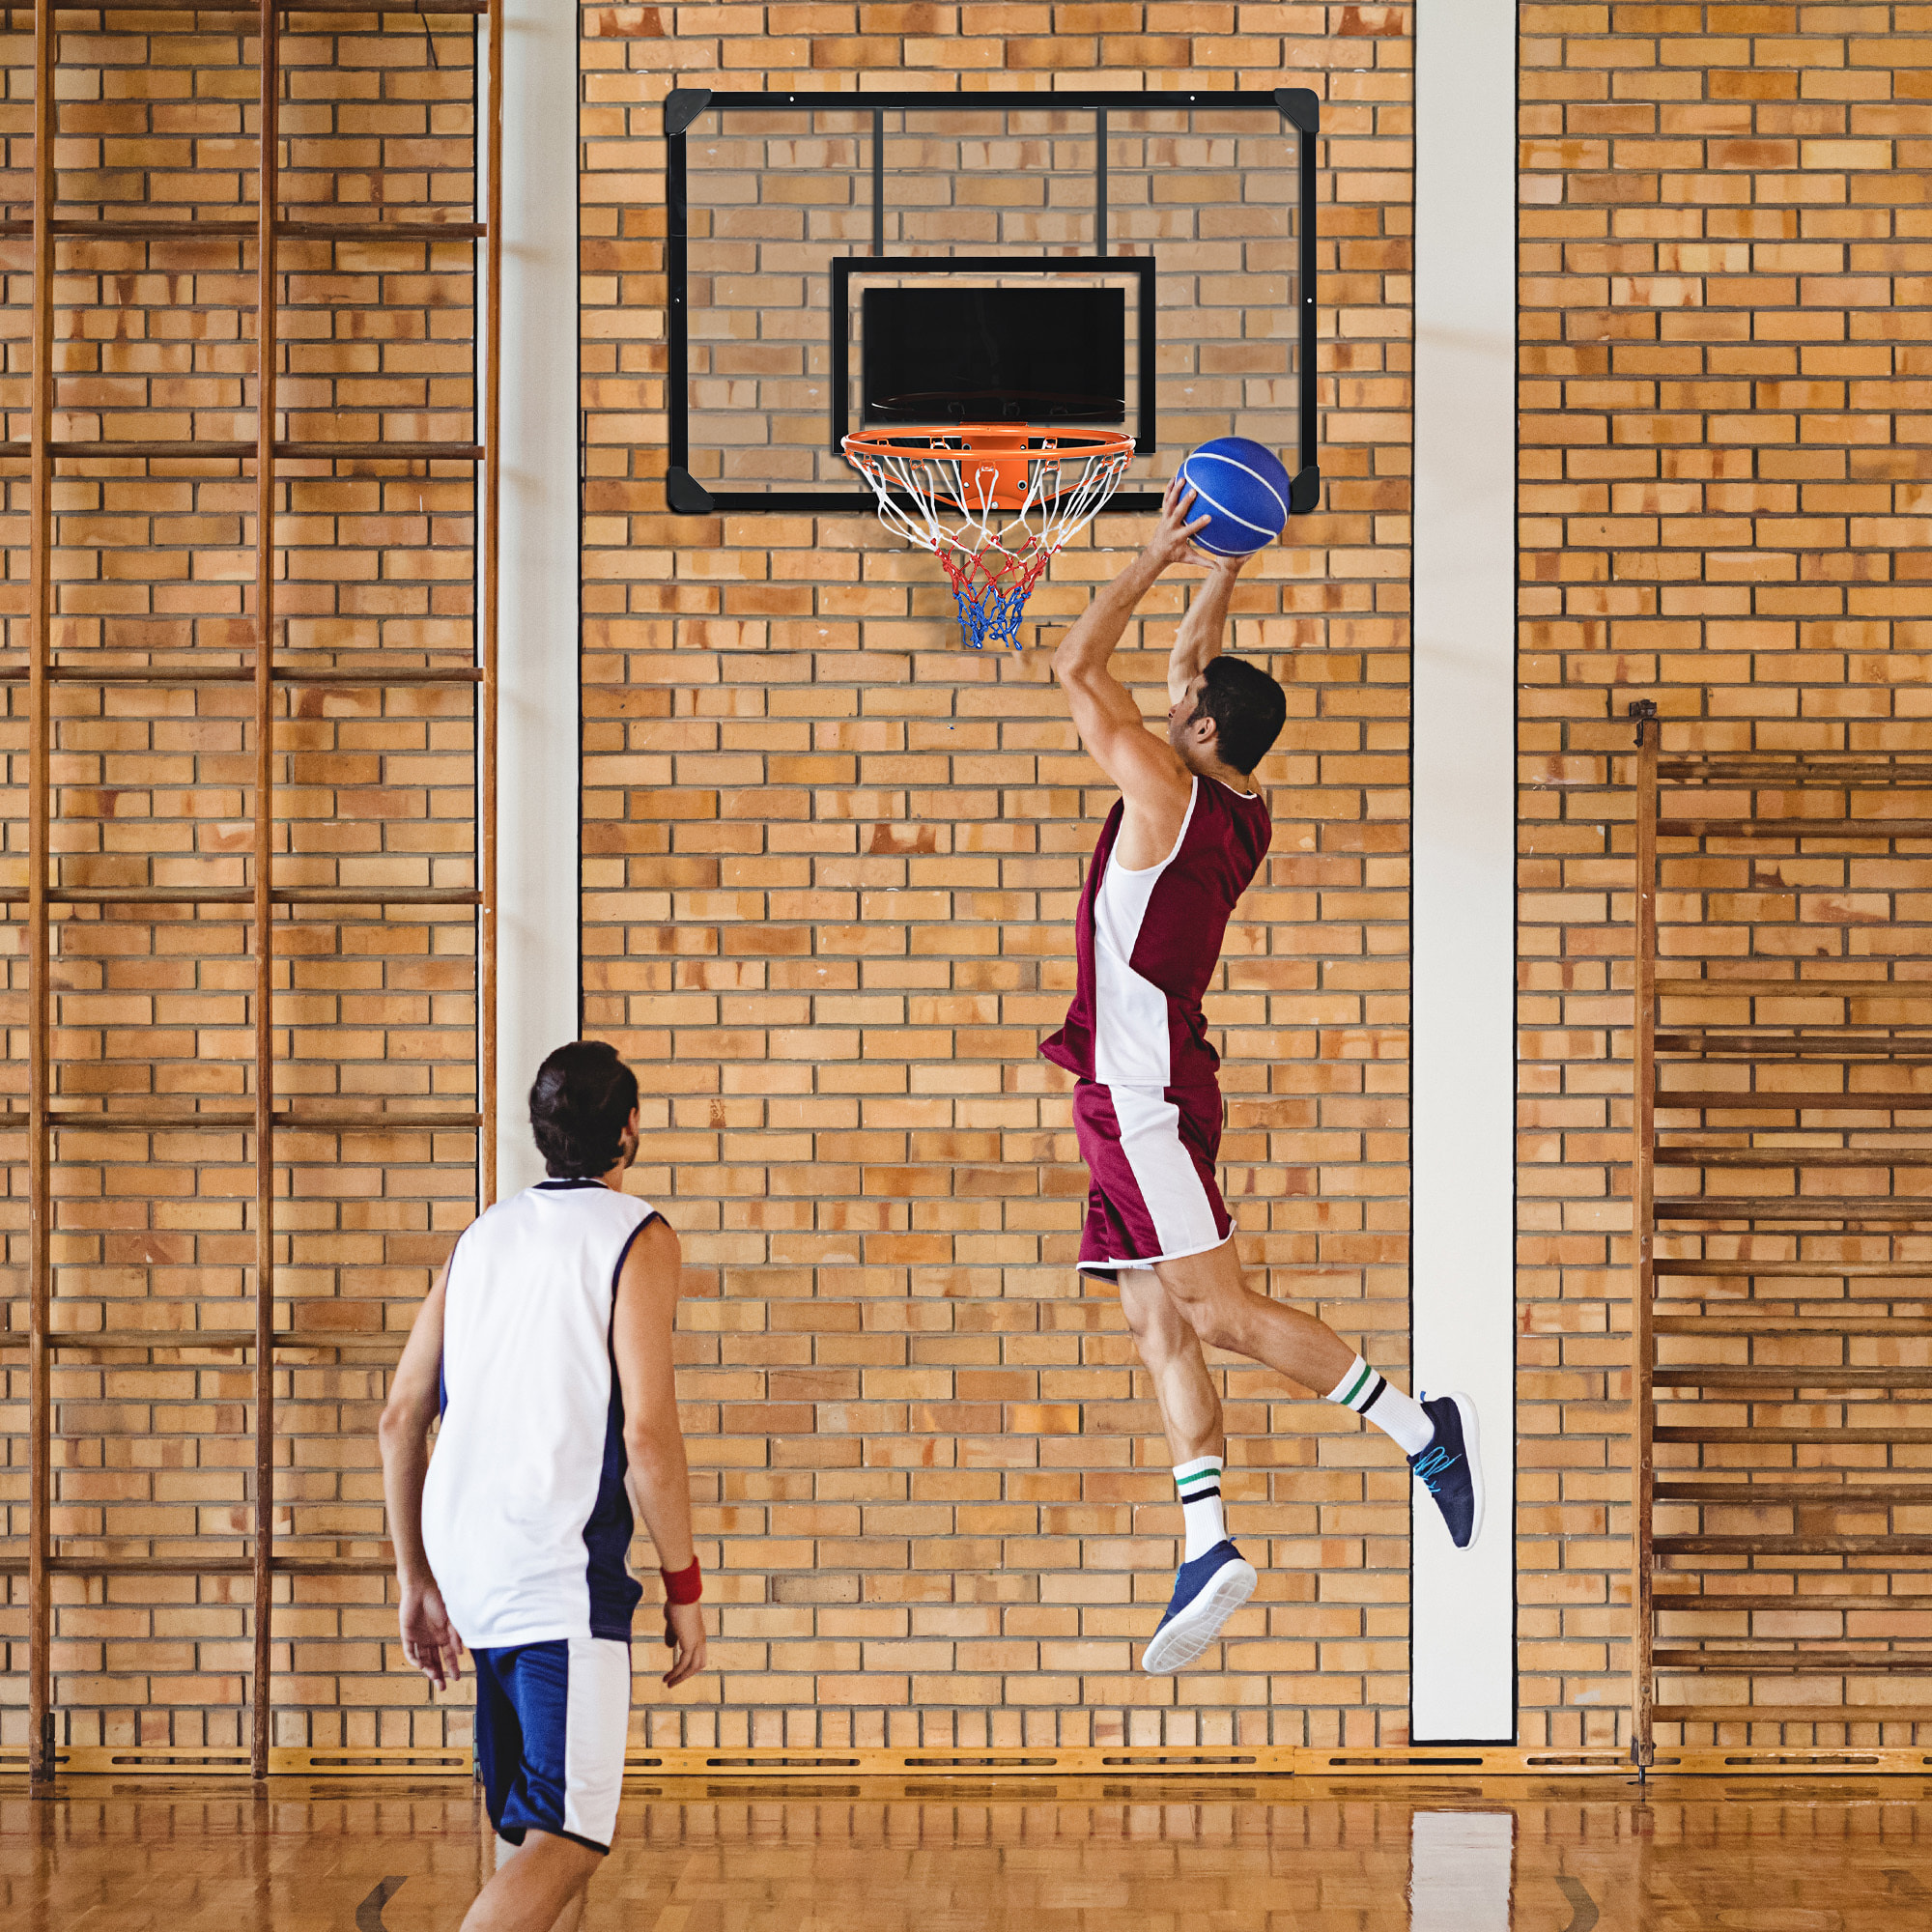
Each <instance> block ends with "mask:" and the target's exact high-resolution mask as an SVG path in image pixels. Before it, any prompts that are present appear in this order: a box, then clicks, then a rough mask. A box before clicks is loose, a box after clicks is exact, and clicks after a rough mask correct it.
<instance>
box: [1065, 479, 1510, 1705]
mask: <svg viewBox="0 0 1932 1932" xmlns="http://www.w3.org/2000/svg"><path fill="white" fill-rule="evenodd" d="M1193 500H1194V497H1193V493H1192V492H1191V491H1187V492H1185V493H1183V491H1182V487H1181V485H1180V483H1179V480H1178V479H1177V481H1176V482H1175V484H1174V486H1173V487H1172V488H1171V489H1170V490H1169V491H1168V493H1167V499H1166V502H1165V504H1164V505H1163V507H1162V510H1161V519H1160V527H1159V529H1158V530H1157V531H1156V532H1155V535H1154V539H1153V541H1152V542H1151V544H1150V545H1149V546H1148V547H1147V549H1146V551H1144V552H1143V553H1142V554H1141V555H1140V556H1139V557H1137V558H1136V559H1135V560H1134V561H1133V562H1132V563H1130V564H1128V566H1127V567H1126V569H1124V570H1123V571H1122V572H1121V574H1120V575H1119V576H1118V577H1117V578H1115V579H1114V581H1113V582H1111V583H1110V584H1108V585H1107V587H1106V588H1105V589H1104V590H1102V591H1101V592H1100V593H1099V595H1098V596H1096V597H1095V598H1094V602H1093V603H1092V605H1090V606H1089V607H1088V611H1087V614H1086V615H1085V616H1084V617H1082V618H1081V619H1080V621H1079V622H1078V623H1077V624H1075V625H1074V627H1073V628H1072V629H1071V630H1070V631H1069V632H1067V634H1066V637H1065V640H1064V641H1063V642H1062V643H1061V645H1060V648H1059V649H1058V650H1057V651H1055V653H1054V656H1053V669H1054V675H1055V676H1056V677H1058V678H1059V680H1060V682H1061V683H1062V684H1063V685H1064V686H1065V690H1066V696H1067V698H1068V700H1069V702H1070V704H1071V706H1072V710H1073V722H1074V724H1075V725H1076V726H1077V727H1078V728H1079V732H1080V740H1081V743H1082V744H1084V745H1085V746H1086V748H1087V750H1088V751H1089V752H1090V753H1092V754H1093V757H1094V761H1095V762H1096V763H1097V764H1098V765H1099V767H1100V769H1101V770H1102V771H1104V772H1105V773H1106V774H1107V776H1108V778H1110V779H1111V780H1112V781H1114V783H1115V784H1117V785H1118V786H1119V787H1120V789H1121V798H1120V802H1119V803H1118V804H1117V805H1116V806H1115V807H1114V809H1113V810H1112V811H1111V812H1110V813H1109V814H1108V817H1107V822H1106V825H1105V827H1104V828H1103V829H1102V831H1101V833H1100V842H1099V844H1098V845H1096V846H1095V847H1094V859H1093V863H1092V865H1091V866H1090V867H1089V868H1088V873H1087V883H1086V889H1085V890H1084V891H1083V892H1082V894H1081V895H1080V910H1079V915H1078V923H1077V925H1076V927H1075V950H1076V952H1077V955H1078V960H1079V972H1078V979H1077V980H1076V984H1075V990H1074V995H1073V1005H1072V1007H1071V1008H1070V1009H1069V1010H1068V1012H1067V1015H1066V1024H1065V1026H1064V1027H1063V1028H1062V1029H1061V1031H1060V1032H1059V1033H1057V1034H1055V1035H1054V1036H1053V1037H1052V1038H1051V1039H1049V1040H1048V1041H1047V1042H1046V1044H1045V1045H1044V1046H1043V1047H1041V1049H1040V1051H1041V1052H1042V1053H1043V1054H1045V1056H1046V1057H1047V1059H1049V1060H1051V1061H1053V1062H1054V1063H1055V1064H1056V1065H1061V1066H1064V1067H1065V1068H1066V1069H1067V1070H1068V1071H1069V1072H1070V1073H1073V1074H1075V1075H1076V1076H1078V1079H1079V1082H1080V1084H1079V1086H1078V1087H1076V1088H1075V1089H1074V1093H1073V1122H1074V1128H1075V1131H1076V1133H1077V1135H1078V1138H1079V1142H1080V1151H1081V1154H1082V1156H1083V1157H1084V1158H1085V1160H1086V1162H1087V1167H1088V1171H1089V1174H1090V1176H1091V1178H1092V1187H1091V1190H1090V1192H1089V1196H1088V1207H1087V1225H1086V1228H1085V1230H1084V1232H1083V1234H1082V1236H1081V1241H1080V1269H1081V1271H1082V1273H1084V1274H1087V1275H1090V1276H1093V1277H1094V1278H1096V1279H1098V1280H1102V1281H1107V1282H1113V1283H1118V1285H1119V1288H1120V1293H1121V1306H1122V1311H1123V1312H1124V1313H1125V1315H1126V1318H1127V1326H1128V1328H1129V1329H1130V1330H1131V1331H1132V1333H1133V1337H1134V1342H1135V1345H1136V1346H1137V1347H1138V1348H1139V1350H1140V1354H1141V1359H1142V1360H1143V1361H1144V1362H1145V1363H1146V1364H1147V1366H1148V1369H1149V1371H1150V1372H1151V1375H1152V1377H1153V1386H1154V1395H1155V1398H1156V1400H1157V1401H1158V1402H1159V1405H1160V1413H1161V1421H1162V1423H1163V1425H1164V1427H1165V1429H1166V1432H1167V1439H1168V1443H1169V1445H1170V1447H1171V1449H1172V1451H1173V1454H1174V1462H1175V1469H1174V1479H1175V1483H1176V1485H1177V1486H1178V1488H1179V1492H1180V1506H1181V1515H1182V1520H1183V1521H1184V1523H1185V1525H1186V1549H1185V1555H1184V1558H1183V1560H1182V1563H1181V1566H1180V1575H1179V1577H1178V1578H1177V1579H1176V1581H1175V1586H1174V1599H1173V1601H1172V1602H1171V1603H1170V1604H1169V1605H1168V1606H1167V1614H1166V1615H1165V1616H1164V1617H1163V1618H1162V1619H1161V1622H1160V1626H1159V1628H1158V1629H1157V1630H1156V1631H1155V1633H1154V1634H1153V1638H1152V1640H1151V1642H1150V1643H1149V1645H1148V1647H1147V1649H1146V1651H1145V1652H1144V1653H1143V1655H1142V1658H1141V1667H1142V1669H1144V1670H1148V1671H1152V1672H1154V1673H1156V1674H1158V1675H1165V1674H1167V1673H1169V1672H1172V1671H1176V1670H1179V1669H1180V1668H1181V1667H1182V1666H1183V1665H1184V1664H1188V1663H1191V1662H1193V1661H1194V1660H1195V1659H1196V1658H1197V1657H1199V1656H1200V1655H1201V1653H1202V1652H1203V1651H1204V1650H1205V1649H1207V1647H1208V1645H1209V1644H1210V1643H1212V1642H1213V1640H1214V1638H1215V1637H1216V1635H1218V1634H1219V1633H1220V1629H1221V1626H1222V1625H1223V1624H1224V1623H1226V1622H1227V1620H1228V1618H1229V1617H1230V1616H1231V1615H1232V1614H1233V1613H1234V1612H1235V1611H1236V1609H1237V1608H1239V1606H1240V1605H1242V1604H1244V1603H1246V1602H1247V1600H1248V1597H1249V1595H1250V1594H1251V1593H1252V1591H1253V1590H1254V1587H1255V1573H1254V1571H1253V1569H1252V1568H1250V1566H1249V1565H1248V1564H1247V1563H1246V1562H1245V1561H1244V1560H1243V1559H1242V1557H1241V1553H1240V1551H1239V1550H1237V1549H1236V1548H1235V1546H1234V1544H1233V1543H1231V1542H1230V1541H1229V1540H1228V1534H1227V1530H1226V1528H1225V1527H1224V1526H1223V1522H1222V1514H1221V1468H1222V1459H1223V1457H1224V1455H1225V1454H1226V1449H1227V1439H1226V1437H1225V1435H1223V1433H1222V1427H1221V1405H1220V1402H1219V1400H1218V1399H1217V1398H1216V1396H1215V1394H1214V1387H1213V1384H1212V1382H1210V1381H1209V1379H1208V1367H1207V1363H1206V1361H1205V1359H1204V1357H1203V1355H1202V1345H1203V1344H1204V1343H1205V1344H1207V1345H1208V1347H1210V1348H1216V1349H1227V1350H1232V1351H1233V1352H1234V1353H1236V1354H1238V1355H1245V1356H1246V1357H1247V1358H1248V1359H1249V1360H1250V1361H1256V1362H1263V1363H1265V1364H1266V1365H1267V1367H1269V1368H1271V1369H1276V1370H1279V1371H1280V1373H1281V1374H1283V1375H1285V1376H1287V1377H1289V1378H1291V1379H1292V1380H1293V1381H1297V1382H1299V1383H1300V1384H1301V1385H1302V1386H1303V1387H1304V1388H1309V1389H1317V1390H1321V1391H1322V1392H1324V1393H1325V1394H1326V1395H1327V1398H1328V1400H1329V1401H1330V1402H1335V1403H1340V1404H1342V1405H1343V1406H1345V1407H1348V1408H1351V1409H1353V1410H1354V1411H1355V1413H1356V1414H1357V1415H1362V1416H1366V1417H1367V1418H1368V1420H1369V1421H1371V1422H1373V1423H1375V1424H1376V1425H1377V1426H1378V1428H1380V1429H1383V1430H1385V1431H1386V1432H1387V1433H1388V1434H1389V1435H1391V1436H1393V1437H1394V1438H1395V1440H1396V1442H1397V1443H1398V1444H1399V1445H1400V1446H1401V1448H1402V1449H1403V1450H1404V1452H1405V1453H1406V1455H1407V1457H1408V1461H1409V1466H1410V1467H1411V1468H1412V1469H1413V1470H1414V1471H1415V1473H1416V1475H1417V1476H1418V1477H1420V1478H1421V1480H1422V1481H1423V1483H1424V1484H1425V1485H1426V1486H1427V1487H1428V1489H1429V1491H1430V1492H1431V1493H1432V1494H1433V1495H1434V1496H1435V1500H1436V1503H1437V1505H1438V1506H1439V1507H1440V1509H1441V1511H1442V1515H1443V1519H1444V1520H1445V1521H1446V1522H1447V1523H1448V1525H1449V1534H1450V1536H1451V1538H1452V1539H1453V1540H1454V1542H1455V1544H1456V1547H1457V1548H1460V1549H1466V1548H1468V1546H1469V1545H1470V1544H1471V1543H1473V1542H1474V1541H1475V1538H1476V1534H1477V1532H1478V1530H1480V1529H1481V1527H1482V1520H1483V1487H1482V1470H1481V1467H1480V1464H1479V1463H1478V1461H1477V1442H1476V1414H1475V1410H1474V1408H1473V1406H1471V1405H1470V1403H1469V1401H1468V1399H1467V1398H1466V1397H1464V1396H1460V1395H1449V1396H1442V1397H1439V1398H1437V1399H1436V1400H1435V1401H1434V1402H1430V1401H1427V1400H1425V1401H1423V1402H1421V1403H1417V1402H1414V1401H1412V1400H1411V1399H1410V1398H1409V1397H1408V1396H1406V1395H1405V1394H1403V1392H1402V1391H1401V1390H1400V1389H1398V1388H1396V1387H1395V1386H1394V1385H1393V1384H1392V1383H1390V1382H1388V1381H1385V1380H1384V1379H1383V1378H1381V1377H1380V1376H1378V1374H1377V1373H1376V1372H1375V1370H1373V1369H1372V1368H1370V1367H1369V1365H1368V1364H1367V1363H1366V1362H1365V1361H1364V1360H1363V1359H1362V1358H1361V1356H1360V1355H1358V1354H1357V1353H1356V1352H1355V1351H1354V1350H1353V1349H1351V1348H1350V1346H1349V1345H1348V1344H1347V1343H1346V1342H1344V1341H1343V1340H1342V1339H1341V1338H1340V1337H1339V1336H1338V1335H1337V1334H1336V1333H1335V1332H1334V1330H1333V1329H1332V1328H1329V1327H1328V1326H1327V1325H1326V1324H1325V1323H1324V1322H1322V1321H1318V1320H1317V1319H1316V1318H1315V1317H1314V1316H1313V1315H1308V1314H1305V1313H1303V1312H1302V1311H1301V1310H1300V1309H1297V1308H1290V1307H1286V1306H1284V1305H1283V1304H1282V1303H1281V1302H1278V1301H1271V1300H1269V1299H1268V1297H1267V1296H1266V1295H1264V1294H1257V1293H1255V1292H1254V1291H1253V1290H1252V1289H1250V1288H1249V1287H1248V1286H1247V1284H1246V1282H1245V1281H1244V1280H1243V1278H1242V1274H1241V1264H1240V1258H1239V1257H1238V1256H1237V1255H1236V1252H1235V1244H1234V1240H1233V1238H1232V1236H1233V1231H1234V1223H1233V1222H1232V1221H1231V1220H1230V1218H1229V1215H1228V1210H1227V1208H1226V1207H1225V1205H1224V1204H1223V1202H1222V1199H1221V1191H1220V1188H1219V1186H1218V1185H1217V1184H1216V1181H1215V1176H1214V1156H1215V1154H1216V1152H1217V1151H1218V1150H1219V1147H1220V1144H1221V1090H1220V1087H1219V1084H1218V1082H1217V1079H1216V1069H1217V1068H1218V1066H1219V1065H1220V1061H1219V1057H1218V1056H1217V1055H1216V1054H1215V1052H1214V1049H1213V1048H1212V1047H1211V1046H1209V1045H1208V1037H1207V1029H1208V1022H1207V1017H1206V1015H1205V1014H1204V1013H1203V1011H1202V1009H1201V996H1202V994H1203V993H1204V992H1206V991H1207V988H1208V981H1209V980H1211V979H1212V977H1213V973H1214V968H1215V965H1216V964H1217V963H1218V961H1219V959H1220V953H1221V939H1222V935H1223V934H1224V933H1225V932H1226V931H1227V927H1228V918H1229V915H1230V914H1231V913H1232V912H1233V911H1234V909H1235V902H1236V899H1238V898H1239V897H1240V895H1241V894H1242V892H1243V891H1244V890H1245V889H1246V887H1247V884H1248V881H1249V880H1250V879H1252V878H1253V877H1254V875H1255V873H1256V871H1257V870H1258V869H1259V868H1260V867H1261V863H1262V861H1263V859H1264V858H1265V857H1266V856H1267V849H1268V836H1269V830H1270V827H1269V822H1268V813H1267V807H1266V806H1265V805H1264V804H1263V802H1262V799H1261V795H1260V793H1259V792H1258V791H1257V790H1256V789H1255V786H1254V782H1253V773H1254V770H1255V767H1256V766H1257V765H1258V764H1259V763H1260V762H1261V759H1262V756H1263V753H1265V752H1266V751H1267V749H1268V748H1269V746H1271V745H1272V744H1273V743H1274V741H1275V739H1276V738H1277V737H1278V736H1279V735H1280V733H1281V728H1282V725H1283V723H1284V721H1285V720H1286V718H1287V715H1288V700H1287V697H1286V696H1285V695H1284V694H1283V692H1282V689H1281V687H1280V685H1278V684H1277V683H1276V682H1275V681H1274V679H1273V678H1271V677H1269V676H1268V675H1267V673H1266V672H1265V671H1264V670H1261V669H1259V668H1256V667H1255V666H1253V665H1249V664H1243V663H1241V662H1239V661H1238V660H1236V659H1233V658H1224V657H1222V656H1221V654H1220V652H1221V637H1222V632H1223V630H1224V629H1225V628H1226V625H1227V617H1228V601H1229V599H1230V597H1231V596H1232V595H1233V592H1234V588H1235V581H1236V577H1237V576H1238V575H1239V573H1240V568H1241V565H1242V563H1244V562H1245V561H1246V559H1245V558H1243V557H1233V558H1231V557H1219V556H1209V555H1208V554H1206V553H1204V552H1201V551H1198V550H1195V549H1194V547H1193V544H1192V538H1193V535H1194V533H1195V531H1197V530H1199V529H1201V528H1202V527H1203V526H1205V525H1206V523H1207V519H1206V518H1205V517H1204V518H1203V519H1202V520H1201V521H1200V522H1199V523H1195V524H1190V523H1189V522H1188V521H1187V516H1188V511H1189V509H1190V507H1191V506H1192V503H1193ZM1184 560H1192V561H1195V562H1200V563H1206V564H1208V567H1209V574H1208V581H1207V582H1205V583H1204V584H1203V585H1202V586H1201V588H1200V589H1199V590H1198V591H1197V592H1196V594H1195V597H1194V601H1193V603H1192V604H1191V605H1190V606H1189V608H1188V611H1187V615H1186V617H1185V619H1184V620H1183V621H1182V623H1181V625H1180V628H1179V633H1178V634H1177V635H1176V638H1175V640H1174V650H1173V654H1172V656H1171V657H1170V658H1169V660H1168V667H1167V690H1168V696H1169V697H1170V698H1171V699H1172V700H1173V705H1172V708H1171V709H1170V710H1169V712H1168V714H1167V734H1166V737H1165V738H1164V739H1161V738H1156V737H1154V736H1152V735H1151V733H1150V732H1149V730H1148V729H1147V726H1146V725H1145V724H1144V723H1143V722H1142V719H1141V714H1140V707H1139V706H1138V705H1137V704H1136V703H1135V701H1134V699H1133V698H1132V697H1131V696H1129V695H1128V693H1127V691H1126V689H1125V687H1124V686H1122V684H1121V683H1120V681H1119V680H1118V679H1117V678H1116V677H1115V676H1114V674H1113V673H1112V672H1111V671H1110V670H1109V669H1108V668H1107V661H1108V659H1109V658H1111V657H1112V656H1113V654H1114V648H1115V646H1116V645H1117V644H1118V643H1119V642H1120V640H1121V635H1122V632H1123V631H1124V630H1125V629H1126V626H1127V620H1128V619H1129V618H1130V617H1131V616H1132V615H1133V614H1134V611H1135V610H1136V608H1137V607H1138V606H1139V604H1140V601H1141V599H1142V598H1143V597H1145V596H1146V595H1147V593H1148V592H1149V590H1151V588H1152V587H1153V585H1154V583H1155V582H1156V581H1157V580H1158V579H1159V577H1160V575H1161V573H1162V572H1163V571H1165V570H1166V569H1167V568H1168V567H1169V566H1170V565H1172V564H1176V563H1179V562H1182V561H1184Z"/></svg>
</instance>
